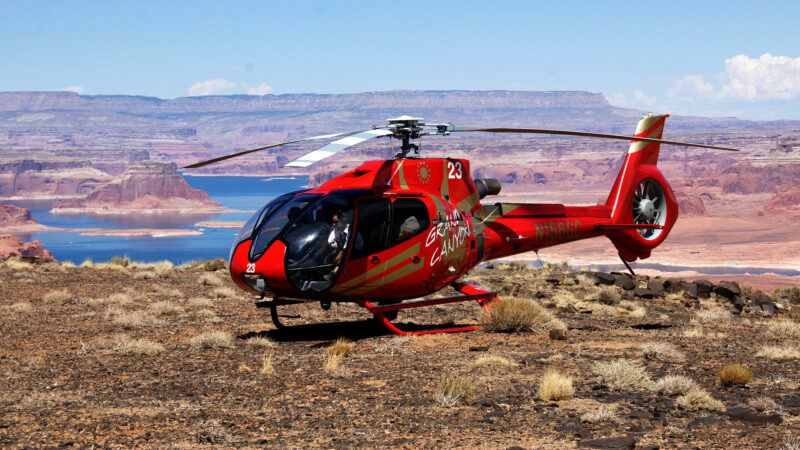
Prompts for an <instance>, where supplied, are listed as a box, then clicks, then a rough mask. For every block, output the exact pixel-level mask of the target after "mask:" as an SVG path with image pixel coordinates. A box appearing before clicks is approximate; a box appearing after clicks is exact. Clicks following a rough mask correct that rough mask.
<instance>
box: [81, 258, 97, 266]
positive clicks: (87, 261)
mask: <svg viewBox="0 0 800 450" xmlns="http://www.w3.org/2000/svg"><path fill="white" fill-rule="evenodd" d="M94 266H95V264H94V261H92V258H86V259H85V260H83V262H82V263H81V267H83V268H86V269H93V268H94Z"/></svg>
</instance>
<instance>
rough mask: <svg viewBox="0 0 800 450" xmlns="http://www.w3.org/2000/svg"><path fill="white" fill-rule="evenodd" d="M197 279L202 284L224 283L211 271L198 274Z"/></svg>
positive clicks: (220, 284) (218, 284) (217, 284)
mask: <svg viewBox="0 0 800 450" xmlns="http://www.w3.org/2000/svg"><path fill="white" fill-rule="evenodd" d="M199 280H200V284H202V285H203V286H222V285H223V284H224V283H223V282H222V280H221V279H220V278H219V277H218V276H216V275H214V274H212V273H204V274H202V275H200V278H199Z"/></svg>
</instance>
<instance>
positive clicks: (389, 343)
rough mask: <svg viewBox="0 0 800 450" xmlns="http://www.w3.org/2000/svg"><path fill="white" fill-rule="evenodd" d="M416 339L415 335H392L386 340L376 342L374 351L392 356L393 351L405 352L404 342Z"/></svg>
mask: <svg viewBox="0 0 800 450" xmlns="http://www.w3.org/2000/svg"><path fill="white" fill-rule="evenodd" d="M414 339H416V336H414V335H410V336H394V337H391V338H389V339H388V340H386V341H384V342H383V343H380V344H379V343H376V344H375V352H376V353H388V354H389V355H391V356H394V354H395V353H405V351H406V350H405V348H404V347H405V346H406V344H408V343H410V342H413V341H414Z"/></svg>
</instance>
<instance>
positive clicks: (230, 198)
mask: <svg viewBox="0 0 800 450" xmlns="http://www.w3.org/2000/svg"><path fill="white" fill-rule="evenodd" d="M184 177H185V178H186V181H187V182H188V183H189V185H191V186H192V187H195V188H198V189H202V190H204V191H206V192H207V193H208V195H209V196H210V197H211V198H212V199H213V200H216V201H218V202H220V203H222V205H223V206H226V207H228V208H231V209H237V210H251V211H255V210H257V209H258V208H260V207H261V206H263V205H264V204H266V203H267V202H268V201H270V200H272V199H273V198H275V197H276V196H278V195H280V194H283V193H285V192H289V191H296V190H298V189H302V188H303V186H305V185H307V184H308V177H287V178H283V177H276V178H264V177H217V176H213V177H203V176H190V175H184ZM7 203H11V204H15V205H19V206H23V207H25V208H28V209H30V210H31V214H32V215H33V217H34V219H36V221H37V222H39V223H41V224H43V225H49V226H52V227H59V228H70V229H75V228H104V229H130V228H170V229H190V230H199V231H202V232H203V234H202V235H200V236H171V237H151V236H81V235H80V233H75V232H64V231H41V232H36V233H30V234H25V235H18V236H19V237H20V238H21V239H23V240H24V241H25V242H28V241H32V240H38V241H40V242H41V243H42V244H43V245H44V248H46V249H48V250H50V252H51V253H52V254H53V257H54V258H56V259H57V260H59V261H72V262H73V263H76V264H80V263H82V262H83V261H85V260H86V259H92V260H93V261H98V262H99V261H108V260H110V259H111V257H113V256H125V255H127V256H129V257H130V258H131V259H132V260H134V261H141V262H152V261H162V260H169V261H172V262H173V263H175V264H182V263H184V262H187V261H191V260H194V259H198V258H203V259H213V258H228V253H229V251H230V247H231V244H232V243H233V240H234V238H235V237H236V235H237V234H238V233H239V229H238V228H236V229H234V228H204V227H196V226H194V225H195V224H196V223H197V222H199V221H201V220H231V221H232V220H235V221H245V220H247V219H248V218H250V216H251V215H252V214H253V213H252V212H244V213H222V214H185V215H180V214H119V215H93V214H81V215H53V214H50V208H51V207H52V203H53V202H52V201H38V200H37V201H7Z"/></svg>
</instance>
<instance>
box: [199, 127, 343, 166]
mask: <svg viewBox="0 0 800 450" xmlns="http://www.w3.org/2000/svg"><path fill="white" fill-rule="evenodd" d="M356 133H358V131H348V132H347V133H335V134H323V135H320V136H312V137H308V138H303V139H295V140H293V141H286V142H280V143H277V144H272V145H267V146H264V147H258V148H254V149H251V150H245V151H243V152H238V153H231V154H230V155H225V156H220V157H218V158H214V159H209V160H208V161H201V162H198V163H194V164H190V165H188V166H184V167H183V169H196V168H198V167H203V166H207V165H209V164H214V163H215V162H220V161H224V160H226V159H231V158H235V157H237V156H242V155H246V154H248V153H254V152H257V151H260V150H266V149H268V148H275V147H280V146H281V145H287V144H296V143H298V142H304V141H314V140H317V139H330V138H335V137H339V136H349V135H352V134H356Z"/></svg>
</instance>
